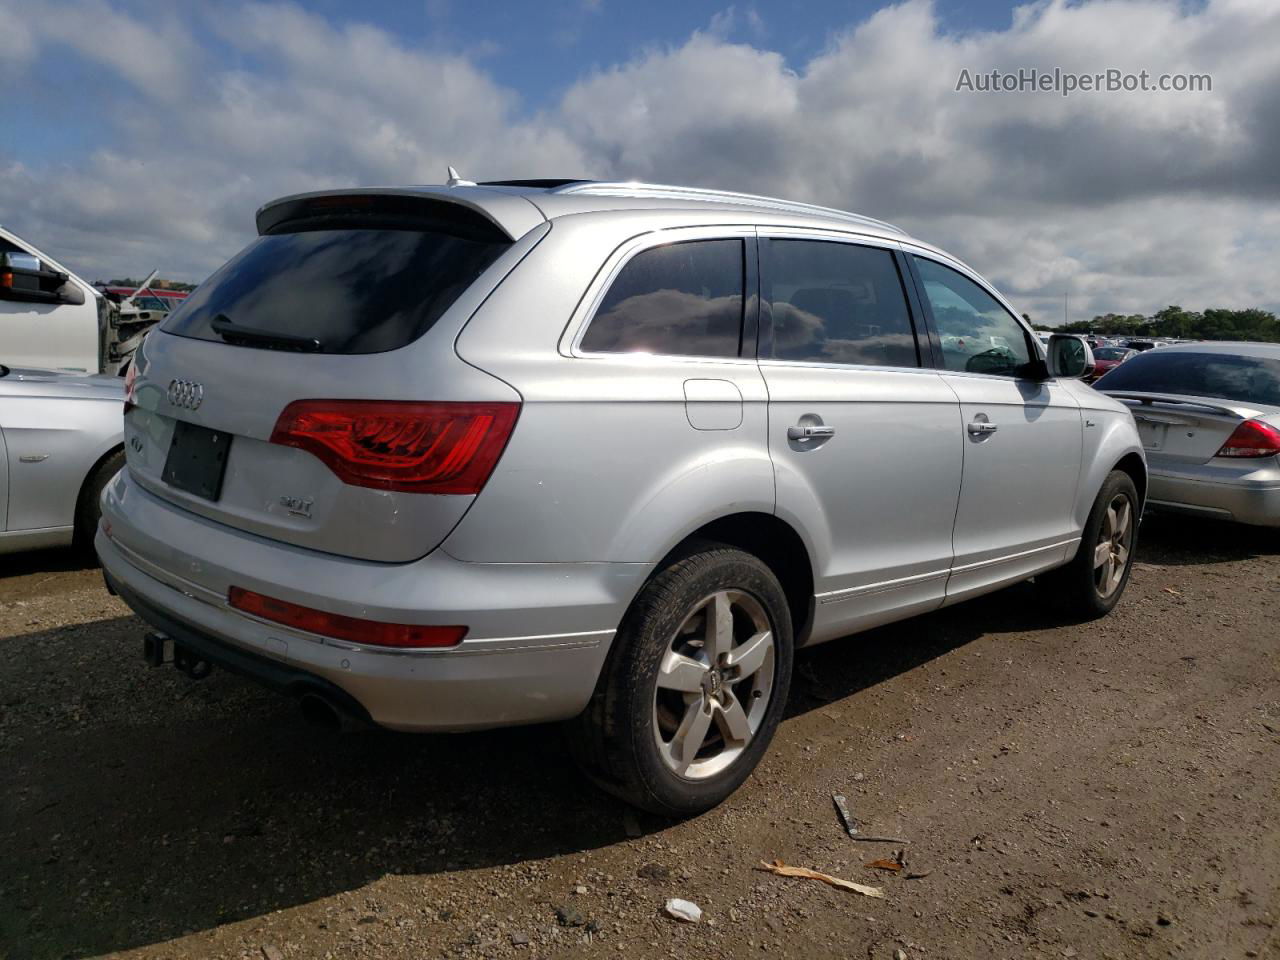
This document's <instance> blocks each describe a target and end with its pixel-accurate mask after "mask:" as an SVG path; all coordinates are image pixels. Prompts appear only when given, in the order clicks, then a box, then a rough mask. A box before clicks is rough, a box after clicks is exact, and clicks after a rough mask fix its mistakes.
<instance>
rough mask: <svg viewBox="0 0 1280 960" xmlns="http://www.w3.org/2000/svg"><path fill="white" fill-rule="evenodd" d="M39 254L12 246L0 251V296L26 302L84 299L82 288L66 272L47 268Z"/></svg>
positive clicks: (79, 300)
mask: <svg viewBox="0 0 1280 960" xmlns="http://www.w3.org/2000/svg"><path fill="white" fill-rule="evenodd" d="M44 267H45V265H44V264H43V263H41V262H40V258H39V257H36V256H34V255H33V254H30V253H23V252H21V251H17V250H11V251H9V252H7V253H0V300H22V301H26V302H27V303H71V304H77V305H78V304H82V303H84V291H83V290H81V289H80V286H79V284H77V283H75V282H74V281H73V280H72V279H71V278H70V277H69V276H67V275H66V274H65V273H61V272H59V271H56V270H46V269H45V268H44Z"/></svg>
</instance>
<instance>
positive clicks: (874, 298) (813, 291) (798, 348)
mask: <svg viewBox="0 0 1280 960" xmlns="http://www.w3.org/2000/svg"><path fill="white" fill-rule="evenodd" d="M761 251H762V254H761V256H762V264H761V276H762V279H763V281H764V284H765V288H764V297H765V299H766V300H767V301H768V302H769V305H770V308H771V310H772V314H773V357H774V359H777V360H809V361H815V362H820V363H849V364H859V365H872V366H888V367H915V366H918V365H919V359H918V357H917V354H916V341H915V333H914V331H913V330H912V327H911V315H910V313H909V312H908V310H907V300H906V295H905V294H904V293H903V290H902V280H901V278H900V277H899V276H898V268H897V266H896V265H895V264H894V261H893V254H892V253H890V252H889V251H888V250H879V249H876V248H874V247H859V246H855V245H853V244H849V243H833V242H829V241H824V240H770V241H768V242H767V243H763V244H762V245H761Z"/></svg>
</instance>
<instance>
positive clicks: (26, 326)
mask: <svg viewBox="0 0 1280 960" xmlns="http://www.w3.org/2000/svg"><path fill="white" fill-rule="evenodd" d="M152 276H154V274H152ZM148 279H150V278H148ZM166 309H167V308H166ZM164 316H165V313H164V312H163V311H152V310H148V309H145V308H143V307H141V306H140V305H138V304H137V303H128V302H127V301H126V302H124V303H122V304H119V305H117V304H116V303H113V302H111V301H110V300H109V299H108V298H107V297H105V296H103V294H102V292H101V291H100V290H98V289H96V288H95V287H94V286H93V285H92V284H90V283H88V282H86V281H85V280H84V279H82V278H81V277H78V276H76V275H75V274H74V273H72V272H71V271H70V270H68V269H67V268H66V267H64V266H62V264H60V263H58V262H57V261H56V260H54V259H53V258H51V257H50V256H49V255H48V254H46V253H43V252H41V251H40V250H37V249H36V248H35V247H34V246H32V245H31V244H30V243H28V242H27V241H25V240H23V239H22V238H21V237H19V236H18V235H17V234H14V233H12V232H10V231H8V230H5V229H4V228H3V227H0V362H4V363H7V364H9V365H10V366H13V367H23V368H31V369H37V370H39V369H43V370H71V371H74V372H76V373H88V374H96V373H108V374H121V375H123V374H124V373H125V372H126V370H127V369H128V367H129V364H130V363H131V361H132V359H133V353H134V351H135V350H137V348H138V344H140V343H141V342H142V338H143V336H145V335H146V332H147V330H149V329H150V327H151V326H152V325H154V323H155V322H156V321H158V320H160V319H162V318H163V317H164Z"/></svg>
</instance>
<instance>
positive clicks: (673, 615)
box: [568, 544, 793, 817]
mask: <svg viewBox="0 0 1280 960" xmlns="http://www.w3.org/2000/svg"><path fill="white" fill-rule="evenodd" d="M791 631H792V628H791V615H790V611H789V608H788V606H787V600H786V596H785V594H784V593H783V591H782V587H781V585H780V584H779V583H778V580H777V578H776V577H775V576H774V575H773V572H772V571H771V570H770V569H769V568H768V567H767V566H766V565H765V564H764V563H763V562H762V561H761V560H760V559H759V558H757V557H755V556H752V555H751V554H749V553H745V552H743V551H741V550H738V549H735V548H732V547H727V546H721V545H718V544H705V545H701V546H699V547H698V548H696V549H695V551H694V552H692V553H690V554H687V555H685V556H683V557H682V558H680V559H678V560H676V561H675V562H673V563H671V564H670V565H669V566H667V567H666V568H665V569H663V570H661V571H660V572H659V573H658V574H657V575H655V576H654V577H653V578H652V579H651V580H650V581H649V582H648V583H647V584H646V585H645V586H644V588H643V589H642V590H641V591H640V593H639V595H638V596H637V597H636V599H635V601H634V602H633V603H632V605H631V608H630V609H629V610H628V612H627V615H626V617H625V618H624V619H623V622H622V626H621V628H620V629H619V630H618V633H617V635H616V636H615V637H614V641H613V648H612V650H611V651H610V653H609V658H608V660H607V661H606V662H605V666H604V669H603V671H602V673H601V676H600V680H599V681H598V683H597V685H596V690H595V693H594V694H593V695H592V698H591V702H590V703H589V704H588V706H587V709H586V710H585V711H584V712H583V713H582V714H581V715H580V716H579V717H577V718H576V719H575V720H573V721H570V725H569V731H568V732H569V741H570V747H571V750H572V752H573V754H574V757H575V759H577V761H578V762H579V764H580V765H581V766H582V767H583V769H584V771H585V772H586V773H587V775H588V776H589V777H591V779H592V780H594V781H595V782H596V784H598V785H599V786H600V787H601V788H602V789H604V790H606V791H608V792H609V793H612V794H613V795H615V796H617V797H619V798H620V799H622V800H625V801H626V802H627V803H630V804H633V805H635V806H637V807H640V808H642V809H644V810H648V811H651V812H653V813H657V814H661V815H663V816H669V817H685V816H690V815H692V814H696V813H701V812H703V811H705V810H709V809H710V808H712V807H714V806H715V805H716V804H718V803H720V802H721V801H722V800H724V799H725V798H726V797H728V796H729V795H730V794H731V793H733V792H734V791H735V790H736V789H737V788H738V787H739V786H740V785H741V784H742V782H743V781H744V780H746V779H747V777H748V776H750V774H751V771H752V770H753V769H755V766H756V764H757V763H759V761H760V758H761V757H762V756H763V755H764V752H765V750H767V749H768V746H769V741H770V740H772V739H773V734H774V731H775V730H776V729H777V727H778V723H779V721H780V719H781V717H782V713H783V710H784V709H785V707H786V701H787V693H788V691H789V690H790V687H791V661H792V651H793V640H792V632H791Z"/></svg>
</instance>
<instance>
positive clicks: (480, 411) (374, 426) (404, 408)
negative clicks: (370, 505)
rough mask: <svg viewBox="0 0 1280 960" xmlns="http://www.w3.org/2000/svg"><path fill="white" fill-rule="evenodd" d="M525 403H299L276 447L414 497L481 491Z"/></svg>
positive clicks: (357, 481)
mask: <svg viewBox="0 0 1280 960" xmlns="http://www.w3.org/2000/svg"><path fill="white" fill-rule="evenodd" d="M519 414H520V404H518V403H417V402H415V401H401V400H295V401H294V402H293V403H291V404H289V405H288V406H287V407H285V409H284V412H283V413H281V414H280V419H279V420H277V421H276V426H275V430H273V431H272V433H271V442H272V443H279V444H283V445H284V446H288V447H297V448H298V449H300V450H306V451H307V452H308V453H311V454H314V455H315V456H316V457H318V458H319V459H320V460H321V461H323V462H324V463H325V465H326V466H328V467H329V469H330V470H332V471H333V472H334V473H335V474H337V475H338V478H339V479H340V480H342V482H343V483H349V484H352V485H353V486H357V487H373V488H374V489H377V490H399V491H403V492H406V493H472V494H474V493H479V492H480V490H481V489H482V488H483V487H484V485H485V482H486V481H487V480H488V479H489V475H490V474H491V473H492V472H493V468H494V466H496V465H497V463H498V458H499V457H500V456H502V451H503V450H504V449H505V448H506V445H507V441H508V440H509V439H510V438H511V431H512V430H513V429H514V428H515V425H516V417H517V416H519Z"/></svg>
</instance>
